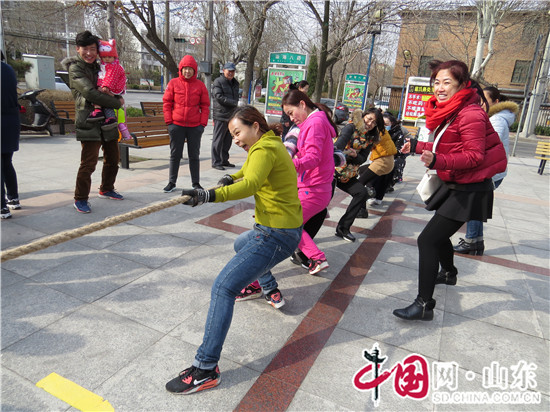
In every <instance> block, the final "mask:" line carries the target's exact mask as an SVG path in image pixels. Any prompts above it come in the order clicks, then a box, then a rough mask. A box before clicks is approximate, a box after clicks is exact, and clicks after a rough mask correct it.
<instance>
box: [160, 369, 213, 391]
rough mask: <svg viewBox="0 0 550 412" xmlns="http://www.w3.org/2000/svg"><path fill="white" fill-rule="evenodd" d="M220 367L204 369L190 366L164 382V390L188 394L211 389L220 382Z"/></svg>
mask: <svg viewBox="0 0 550 412" xmlns="http://www.w3.org/2000/svg"><path fill="white" fill-rule="evenodd" d="M221 380H222V379H221V376H220V369H219V368H218V367H217V366H216V368H215V369H212V370H206V369H200V368H197V367H196V366H191V367H190V368H187V369H185V370H183V371H181V372H180V374H179V376H177V377H175V378H174V379H172V380H171V381H169V382H168V383H167V384H166V390H167V391H168V392H172V393H174V394H176V395H189V394H191V393H195V392H199V391H203V390H205V389H212V388H214V387H216V386H218V385H219V384H220V382H221Z"/></svg>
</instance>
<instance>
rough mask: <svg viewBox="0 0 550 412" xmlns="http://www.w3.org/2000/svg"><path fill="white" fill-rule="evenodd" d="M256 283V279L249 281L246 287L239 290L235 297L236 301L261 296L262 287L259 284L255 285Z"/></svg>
mask: <svg viewBox="0 0 550 412" xmlns="http://www.w3.org/2000/svg"><path fill="white" fill-rule="evenodd" d="M257 283H258V282H257V281H256V282H254V283H251V284H250V285H248V286H247V287H246V288H244V289H243V290H241V293H239V294H238V295H237V296H236V297H235V301H236V302H242V301H245V300H250V299H257V298H259V297H261V296H262V288H261V287H260V286H257V285H256V284H257Z"/></svg>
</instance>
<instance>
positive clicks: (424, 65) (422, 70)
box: [418, 56, 434, 77]
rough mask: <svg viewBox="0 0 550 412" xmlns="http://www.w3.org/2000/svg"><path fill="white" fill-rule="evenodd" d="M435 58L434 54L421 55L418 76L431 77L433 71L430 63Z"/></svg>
mask: <svg viewBox="0 0 550 412" xmlns="http://www.w3.org/2000/svg"><path fill="white" fill-rule="evenodd" d="M433 59H434V56H420V63H419V65H418V76H420V77H430V76H431V75H432V72H431V70H430V66H428V63H429V62H430V61H432V60H433Z"/></svg>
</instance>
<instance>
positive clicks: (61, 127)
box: [59, 120, 65, 135]
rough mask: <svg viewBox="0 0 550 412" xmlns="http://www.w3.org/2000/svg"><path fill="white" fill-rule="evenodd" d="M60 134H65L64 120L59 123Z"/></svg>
mask: <svg viewBox="0 0 550 412" xmlns="http://www.w3.org/2000/svg"><path fill="white" fill-rule="evenodd" d="M59 134H60V135H64V134H65V122H64V121H63V120H60V121H59Z"/></svg>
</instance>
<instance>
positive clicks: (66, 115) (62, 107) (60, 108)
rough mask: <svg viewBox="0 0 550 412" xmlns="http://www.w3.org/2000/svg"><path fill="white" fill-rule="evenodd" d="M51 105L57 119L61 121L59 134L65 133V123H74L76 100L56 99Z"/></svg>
mask: <svg viewBox="0 0 550 412" xmlns="http://www.w3.org/2000/svg"><path fill="white" fill-rule="evenodd" d="M51 105H52V109H53V112H54V113H55V120H56V121H57V122H59V134H65V123H74V118H75V112H76V111H75V108H74V100H55V101H53V102H52V103H51Z"/></svg>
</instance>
